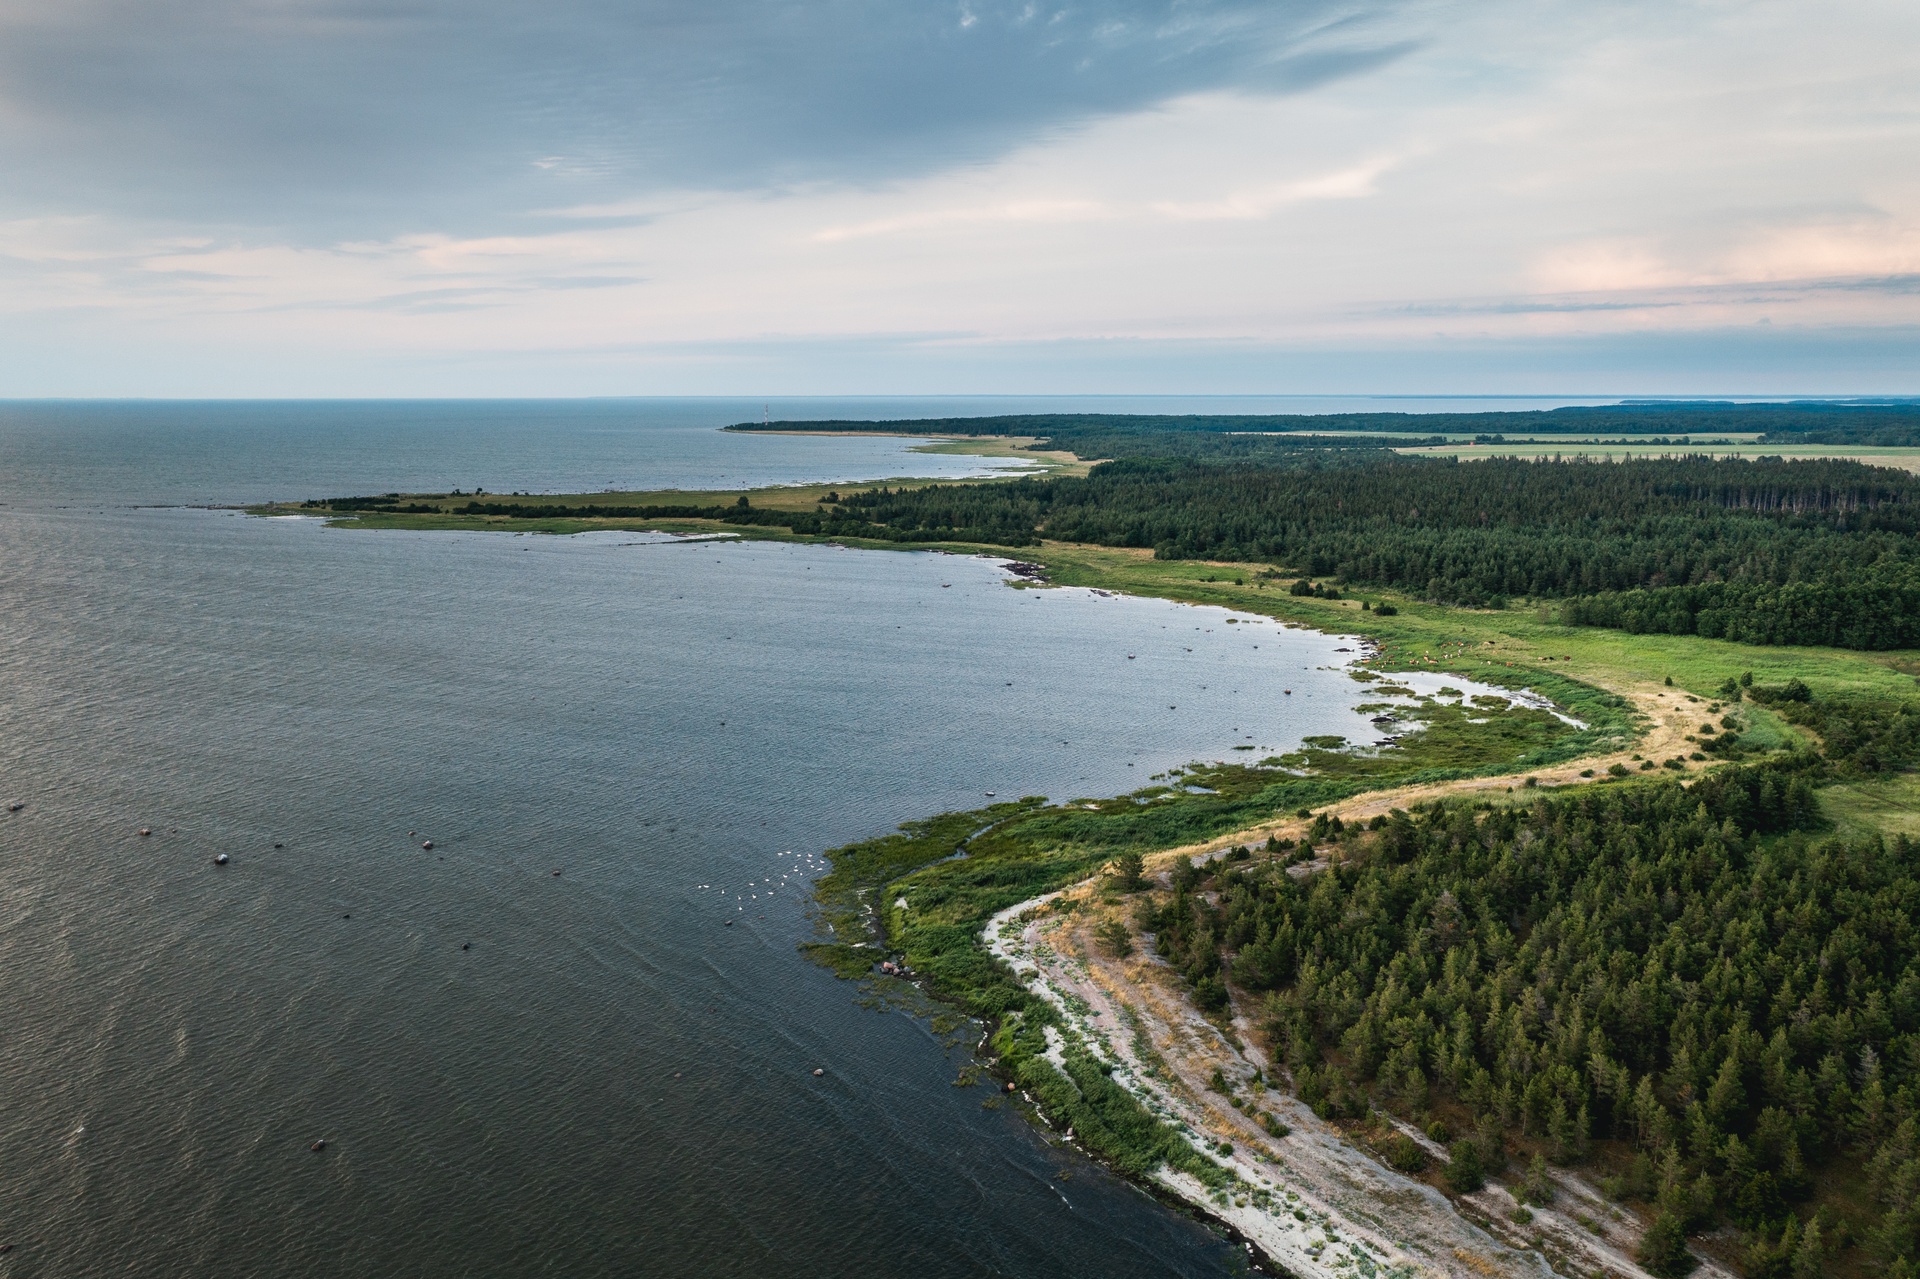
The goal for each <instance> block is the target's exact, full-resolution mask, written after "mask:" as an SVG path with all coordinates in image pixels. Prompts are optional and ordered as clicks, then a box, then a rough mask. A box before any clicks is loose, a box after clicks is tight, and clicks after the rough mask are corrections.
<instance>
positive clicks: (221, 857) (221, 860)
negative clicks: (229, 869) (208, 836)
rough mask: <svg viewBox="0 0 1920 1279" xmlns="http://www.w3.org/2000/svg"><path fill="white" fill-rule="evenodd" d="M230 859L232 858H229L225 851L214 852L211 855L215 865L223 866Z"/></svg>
mask: <svg viewBox="0 0 1920 1279" xmlns="http://www.w3.org/2000/svg"><path fill="white" fill-rule="evenodd" d="M231 860H232V859H231V858H229V857H228V856H227V855H226V854H225V853H215V854H214V857H213V864H214V865H215V866H225V865H226V864H227V863H228V862H229V861H231Z"/></svg>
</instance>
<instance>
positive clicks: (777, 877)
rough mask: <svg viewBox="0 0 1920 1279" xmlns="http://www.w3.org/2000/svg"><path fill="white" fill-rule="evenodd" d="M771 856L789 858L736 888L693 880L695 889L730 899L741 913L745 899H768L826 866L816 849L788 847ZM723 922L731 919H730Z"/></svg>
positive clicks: (824, 869) (743, 910)
mask: <svg viewBox="0 0 1920 1279" xmlns="http://www.w3.org/2000/svg"><path fill="white" fill-rule="evenodd" d="M774 856H775V857H776V858H787V859H790V860H786V861H776V863H775V866H776V869H775V870H773V871H770V872H769V873H768V874H767V876H766V877H765V878H764V879H750V880H748V881H747V882H746V883H745V884H743V885H741V886H740V887H738V888H729V887H727V886H726V885H724V884H695V885H694V886H693V887H694V890H695V891H696V892H709V893H714V894H716V895H717V896H718V897H719V898H720V900H721V901H723V902H726V901H731V902H733V903H734V912H735V913H736V914H740V913H744V912H745V911H746V909H747V903H748V902H757V901H759V900H760V899H761V898H762V897H765V898H767V899H768V900H771V899H772V898H773V896H774V894H775V893H778V892H780V891H781V890H783V889H786V888H790V887H792V886H793V885H794V882H795V881H796V880H797V881H799V882H800V883H802V884H804V883H808V882H810V881H811V880H812V879H813V878H814V877H815V876H817V875H820V874H823V873H825V872H826V871H827V870H828V869H829V867H828V865H827V859H826V858H825V857H822V856H821V855H820V854H818V853H796V852H794V851H793V850H792V849H791V848H789V849H787V850H786V851H785V852H783V853H776V854H774ZM778 867H785V869H777V868H778ZM726 922H727V923H728V924H732V923H733V921H732V920H728V921H726Z"/></svg>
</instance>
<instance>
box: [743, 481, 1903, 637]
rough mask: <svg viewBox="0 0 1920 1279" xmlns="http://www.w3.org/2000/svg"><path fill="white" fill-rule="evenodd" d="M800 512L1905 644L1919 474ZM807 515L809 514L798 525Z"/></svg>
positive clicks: (1637, 627)
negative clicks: (1087, 544) (1137, 548)
mask: <svg viewBox="0 0 1920 1279" xmlns="http://www.w3.org/2000/svg"><path fill="white" fill-rule="evenodd" d="M779 522H783V523H787V524H789V526H790V527H793V528H795V529H796V531H814V530H816V529H817V530H818V531H822V532H846V533H864V534H865V535H868V536H883V537H888V538H892V539H895V540H902V541H933V540H971V541H984V542H990V543H994V544H998V545H1003V546H1024V545H1031V544H1033V543H1034V542H1036V541H1037V540H1039V539H1040V538H1041V537H1047V538H1053V539H1058V540H1061V541H1069V542H1089V543H1094V544H1098V545H1103V546H1126V547H1141V548H1151V549H1152V550H1153V551H1154V553H1155V554H1156V555H1157V556H1158V557H1160V558H1162V559H1203V560H1228V561H1242V562H1252V563H1258V564H1263V565H1265V566H1268V567H1270V568H1271V569H1273V570H1276V571H1280V572H1290V573H1296V574H1299V575H1301V576H1304V577H1310V578H1323V577H1331V578H1335V579H1338V580H1340V581H1341V582H1343V583H1352V584H1356V585H1361V586H1374V587H1384V588H1389V589H1393V590H1399V591H1404V592H1407V593H1410V594H1413V595H1416V596H1420V597H1424V598H1427V599H1432V600H1435V601H1439V602H1443V603H1452V604H1464V605H1468V606H1471V607H1492V608H1500V607H1504V606H1505V605H1506V604H1507V603H1508V601H1510V600H1512V599H1514V598H1516V597H1518V598H1524V599H1529V600H1535V601H1538V600H1555V601H1565V604H1564V611H1565V616H1566V618H1567V620H1568V621H1570V622H1573V623H1576V624H1582V625H1594V626H1614V627H1620V628H1623V629H1627V630H1632V631H1641V632H1653V631H1658V632H1672V633H1680V634H1701V635H1707V636H1711V637H1719V638H1726V639H1733V640H1739V641H1743V642H1747V643H1757V644H1787V643H1790V644H1822V645H1832V646H1838V647H1846V648H1867V649H1878V648H1907V647H1914V646H1920V547H1916V544H1915V541H1914V537H1913V534H1914V533H1915V531H1916V530H1917V529H1920V479H1916V478H1915V477H1914V476H1913V475H1910V474H1908V473H1907V472H1905V471H1897V470H1891V469H1887V468H1880V467H1871V466H1866V465H1863V464H1861V463H1858V462H1847V461H1828V460H1814V461H1782V460H1778V459H1772V460H1769V459H1757V460H1750V461H1749V460H1738V459H1710V458H1705V457H1674V458H1649V459H1636V460H1631V461H1626V462H1612V463H1609V462H1592V461H1584V460H1576V461H1524V460H1518V459H1491V460H1488V461H1483V462H1474V463H1452V462H1447V461H1431V460H1426V459H1408V458H1400V457H1397V456H1395V455H1392V454H1384V455H1383V454H1373V453H1367V454H1357V453H1356V454H1341V453H1316V454H1311V455H1303V456H1302V457H1301V458H1300V459H1299V460H1297V461H1295V462H1293V463H1291V464H1288V465H1277V466H1276V465H1255V464H1245V463H1240V464H1218V463H1207V462H1198V461H1193V460H1161V459H1135V460H1126V461H1119V462H1112V463H1108V464H1106V465H1103V466H1100V467H1096V468H1095V469H1094V471H1093V472H1092V473H1091V474H1089V475H1087V476H1086V477H1084V478H1055V479H1046V480H1026V481H1016V482H1013V483H1007V484H993V485H958V484H951V485H934V486H930V487H925V488H918V489H893V490H890V489H885V488H879V489H873V490H868V491H864V492H857V493H850V494H848V495H846V496H845V497H844V498H843V500H842V502H841V503H840V504H838V505H836V506H834V507H832V508H825V509H823V510H822V511H821V512H819V513H818V516H817V519H815V520H812V521H809V520H807V519H805V518H799V519H781V520H780V521H779ZM803 526H810V527H803Z"/></svg>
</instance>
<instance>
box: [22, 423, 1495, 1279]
mask: <svg viewBox="0 0 1920 1279" xmlns="http://www.w3.org/2000/svg"><path fill="white" fill-rule="evenodd" d="M1259 403H1260V405H1262V406H1265V411H1276V410H1274V409H1273V408H1272V407H1271V406H1272V404H1273V403H1275V402H1259ZM1278 403H1281V404H1285V403H1286V402H1284V401H1282V402H1278ZM1368 403H1371V404H1374V405H1376V406H1378V405H1379V403H1380V402H1368ZM1503 403H1511V402H1503ZM1168 404H1169V402H1168V401H1162V400H1153V401H1142V402H1139V403H1138V404H1137V405H1136V407H1139V408H1141V409H1145V410H1150V411H1156V412H1160V411H1180V410H1179V409H1170V408H1169V407H1168ZM1219 406H1220V402H1219V401H1201V402H1197V404H1196V405H1194V406H1190V407H1189V408H1188V410H1187V411H1218V410H1219ZM1387 406H1389V407H1391V406H1393V402H1387ZM1468 406H1469V405H1467V404H1460V405H1458V407H1468ZM1081 407H1102V408H1112V407H1116V402H1114V401H1102V402H1099V403H1098V404H1097V405H1096V404H1093V403H1091V402H1090V403H1088V404H1085V405H1083V404H1080V403H1078V402H1072V401H1060V400H1047V401H1039V402H1030V401H988V402H979V401H916V402H899V401H851V402H831V401H806V402H800V403H794V402H788V403H785V404H782V403H774V404H772V405H771V406H763V404H762V402H759V401H754V402H747V401H739V402H726V401H714V400H690V401H658V400H647V401H576V402H560V403H555V402H545V403H505V402H490V403H389V404H365V403H358V404H355V403H347V404H236V403H221V404H180V403H151V404H147V403H115V404H85V403H55V404H24V403H15V404H0V799H4V800H7V801H19V802H21V803H23V804H24V807H23V808H22V809H21V810H20V811H18V812H13V813H0V1243H5V1244H11V1245H12V1248H11V1250H10V1251H8V1252H6V1253H5V1254H4V1255H0V1276H65V1275H76V1276H77V1275H109V1274H124V1275H194V1276H262V1275H360V1276H384V1275H433V1276H440V1275H446V1276H496V1275H497V1276H521V1275H565V1276H596V1275H661V1276H668V1275H672V1276H740V1275H756V1276H757V1275H779V1276H846V1275H902V1276H905V1275H912V1276H928V1277H934V1276H975V1275H1009V1276H1082V1275H1084V1276H1101V1277H1113V1279H1120V1277H1125V1276H1136V1275H1137V1276H1149V1275H1152V1276H1165V1275H1190V1276H1213V1275H1226V1274H1234V1273H1240V1272H1241V1271H1243V1270H1244V1263H1243V1261H1242V1259H1241V1257H1242V1254H1241V1253H1240V1251H1239V1250H1238V1249H1237V1248H1236V1247H1235V1246H1234V1245H1233V1244H1231V1243H1230V1242H1228V1241H1226V1240H1224V1239H1222V1238H1220V1237H1219V1236H1217V1235H1216V1234H1214V1233H1213V1232H1212V1231H1210V1230H1209V1229H1208V1228H1206V1227H1205V1226H1204V1225H1202V1224H1200V1223H1198V1222H1196V1221H1194V1220H1191V1219H1190V1218H1188V1217H1186V1216H1184V1215H1182V1214H1180V1213H1178V1212H1176V1211H1173V1210H1171V1209H1167V1208H1164V1207H1162V1206H1160V1205H1158V1204H1157V1203H1155V1202H1154V1201H1153V1200H1151V1199H1149V1198H1148V1197H1146V1196H1145V1195H1144V1194H1142V1193H1141V1192H1140V1191H1138V1190H1136V1189H1134V1188H1132V1187H1130V1186H1128V1185H1126V1184H1124V1183H1122V1182H1120V1181H1119V1180H1117V1179H1115V1178H1113V1177H1111V1176H1108V1175H1106V1174H1105V1173H1103V1172H1102V1171H1101V1170H1099V1169H1098V1168H1096V1167H1093V1166H1091V1165H1089V1164H1088V1163H1087V1162H1086V1161H1085V1160H1084V1159H1082V1158H1081V1157H1079V1156H1078V1155H1076V1154H1075V1153H1073V1152H1072V1151H1071V1150H1070V1149H1064V1148H1060V1147H1058V1146H1057V1145H1055V1144H1053V1143H1051V1142H1049V1141H1048V1140H1047V1138H1046V1136H1045V1134H1043V1133H1041V1132H1039V1131H1038V1130H1037V1129H1035V1128H1034V1127H1033V1126H1031V1125H1030V1124H1028V1123H1027V1122H1026V1121H1025V1120H1023V1119H1022V1118H1021V1117H1020V1116H1019V1115H1018V1114H1017V1113H1016V1112H1015V1111H1014V1110H1013V1109H1011V1108H999V1109H987V1108H984V1107H983V1106H982V1102H983V1101H985V1100H987V1099H988V1098H989V1097H990V1096H991V1095H992V1093H991V1092H990V1090H989V1088H988V1087H987V1086H985V1085H982V1086H975V1087H961V1086H956V1084H955V1077H956V1075H957V1073H958V1071H959V1069H960V1067H961V1066H963V1065H964V1064H965V1062H966V1060H967V1059H968V1047H969V1046H970V1043H971V1040H972V1038H973V1037H976V1036H977V1033H978V1032H977V1029H975V1030H974V1031H972V1032H971V1034H965V1035H961V1036H959V1038H961V1039H964V1040H966V1041H967V1042H965V1043H960V1044H957V1045H956V1044H955V1043H954V1042H953V1037H942V1036H941V1035H939V1034H937V1033H936V1032H935V1030H934V1029H933V1027H932V1026H931V1025H930V1024H929V1022H928V1021H927V1020H925V1019H924V1018H917V1017H911V1016H906V1015H902V1014H900V1013H898V1012H888V1011H885V1010H879V1011H876V1010H875V1009H874V1008H872V1007H869V1006H863V1005H862V1004H861V1003H859V1002H856V1001H857V999H858V995H859V992H858V990H857V989H856V988H855V987H854V986H852V985H850V984H848V983H843V982H839V981H836V980H835V979H834V978H833V977H832V976H831V975H830V974H828V973H826V972H825V971H823V970H820V969H818V968H816V967H814V966H813V965H812V964H810V963H808V962H806V961H805V960H804V959H803V958H802V957H801V956H800V955H799V954H798V953H797V952H796V950H795V947H796V945H797V944H798V943H800V942H802V941H804V940H807V939H808V938H809V937H810V936H811V926H810V921H809V916H808V912H807V906H806V902H807V889H808V880H809V878H810V877H811V876H812V875H813V874H814V873H816V872H817V871H818V869H819V868H820V866H821V862H820V860H819V854H820V852H821V850H823V849H825V848H828V847H831V846H834V845H838V844H842V843H845V842H848V841H850V840H854V839H859V838H863V837H867V836H871V835H875V834H878V833H882V832H884V831H886V830H888V829H890V828H891V827H893V826H894V825H896V824H897V823H899V822H901V821H905V820H909V819H912V818H915V817H920V816H925V815H927V814H930V813H933V812H937V811H940V810H943V809H951V808H957V807H975V806H978V805H980V804H983V803H985V802H988V801H987V800H986V799H985V793H986V792H989V791H995V792H998V794H999V795H1000V796H1003V797H1004V796H1010V795H1020V794H1045V795H1050V796H1053V797H1055V798H1062V799H1063V798H1072V797H1075V796H1082V795H1107V794H1115V793H1119V792H1122V791H1125V790H1128V789H1131V788H1133V787H1135V786H1137V785H1142V784H1145V783H1146V780H1147V777H1148V775H1149V774H1151V773H1154V772H1157V771H1160V770H1161V769H1162V768H1165V767H1167V766H1169V765H1173V764H1179V763H1184V762H1186V761H1188V760H1191V759H1195V758H1202V757H1211V758H1218V757H1221V756H1223V755H1224V753H1225V752H1227V751H1228V750H1230V749H1231V747H1232V746H1234V745H1236V744H1242V743H1257V744H1258V745H1260V746H1263V747H1272V748H1275V749H1281V748H1286V747H1290V746H1291V745H1293V744H1294V743H1296V742H1297V741H1298V740H1299V739H1300V738H1301V737H1302V736H1304V735H1308V734H1313V733H1330V732H1331V733H1345V734H1348V735H1351V736H1358V735H1360V734H1362V733H1364V732H1365V731H1366V725H1365V721H1364V720H1363V719H1361V718H1360V717H1359V716H1358V715H1356V714H1355V713H1354V712H1353V711H1352V710H1351V709H1350V708H1351V706H1352V705H1353V704H1354V703H1355V702H1357V701H1358V700H1360V698H1361V697H1362V696H1363V690H1362V689H1361V686H1359V685H1357V684H1354V683H1352V682H1351V681H1349V680H1348V679H1346V677H1345V676H1344V675H1343V674H1341V673H1340V672H1339V671H1338V670H1337V669H1335V668H1336V667H1337V665H1338V664H1339V662H1340V661H1341V660H1342V658H1341V656H1340V655H1339V654H1337V653H1336V652H1335V651H1334V650H1335V649H1336V648H1339V647H1342V646H1343V645H1342V642H1341V641H1340V640H1338V639H1337V638H1334V637H1329V636H1320V635H1314V634H1311V633H1307V632H1303V631H1283V630H1281V629H1280V628H1277V627H1274V626H1271V625H1265V626H1226V625H1224V624H1223V623H1224V620H1225V617H1226V614H1224V613H1222V612H1220V611H1219V610H1206V609H1194V608H1185V607H1181V606H1177V605H1172V604H1167V603H1163V602H1157V601H1146V600H1129V599H1116V598H1110V597H1101V596H1098V595H1095V594H1093V593H1091V592H1085V591H1065V590H1058V591H1041V590H1014V589H1010V586H1009V579H1008V577H1007V575H1006V574H1005V572H1004V571H1003V570H1002V569H1001V568H999V567H998V566H997V565H996V564H995V563H993V562H991V561H988V560H985V559H969V558H957V557H948V556H938V555H929V554H910V553H891V552H868V551H848V550H842V549H836V548H831V547H803V546H788V545H776V544H768V543H757V544H756V543H731V544H729V543H725V542H712V541H709V542H685V541H672V540H667V539H661V538H657V537H648V536H641V535H633V534H592V535H586V536H581V537H574V538H548V537H533V536H512V535H504V534H414V533H384V532H381V533H376V532H359V531H343V530H332V529H327V528H325V527H323V526H322V525H321V524H320V523H319V522H318V521H314V520H305V519H259V518H254V517H250V516H246V515H243V514H240V513H237V512H235V511H232V510H224V509H211V508H216V507H218V505H219V504H223V503H240V502H248V501H257V500H262V499H272V498H302V497H307V496H318V495H329V494H343V493H358V492H374V491H385V490H390V489H412V490H424V489H432V490H445V489H447V488H451V487H466V488H470V487H472V486H474V485H476V484H478V485H482V486H484V487H486V488H488V489H491V490H495V491H499V490H505V489H531V490H535V491H540V490H548V491H564V490H580V489H596V488H603V487H605V488H623V489H627V488H662V487H736V486H737V487H749V486H753V485H759V484H767V483H783V482H800V481H812V480H834V481H840V480H845V481H857V480H862V479H873V478H882V477H893V476H904V475H949V476H960V475H969V474H979V473H982V470H983V466H982V464H981V463H980V462H979V461H978V460H976V459H968V458H959V457H946V456H927V455H919V454H913V453H911V452H910V451H909V443H908V442H905V441H901V440H897V439H858V438H828V437H758V436H740V435H725V434H721V433H719V432H718V431H717V430H716V429H715V428H717V427H718V426H720V425H723V424H725V423H727V422H732V421H740V420H743V419H747V418H754V417H758V416H760V414H761V413H762V412H763V411H771V412H773V413H774V415H775V416H781V415H786V416H802V415H806V416H817V417H829V416H863V417H869V416H872V417H877V416H906V415H916V416H918V415H926V416H931V415H936V414H947V413H956V412H983V411H985V412H1016V411H1044V410H1045V409H1047V408H1081ZM1441 407H1454V406H1453V405H1442V406H1441ZM1528 407H1531V405H1528ZM1240 411H1262V408H1261V407H1252V408H1245V409H1242V410H1240ZM1277 411H1286V410H1285V409H1284V408H1282V409H1279V410H1277ZM1129 654H1131V655H1133V660H1129ZM1283 688H1292V689H1293V690H1294V695H1293V696H1291V697H1287V696H1284V695H1283V694H1282V692H1281V690H1282V689H1283ZM142 826H146V827H150V828H151V829H152V831H153V834H152V835H151V837H147V838H142V837H140V836H138V835H137V834H136V831H137V830H138V828H140V827H142ZM426 840H431V841H433V844H434V847H433V849H432V850H430V851H429V850H425V849H423V848H422V847H421V844H422V843H423V842H424V841H426ZM223 853H224V854H226V855H227V856H228V857H229V858H230V861H229V863H228V864H226V865H224V866H216V865H215V864H214V861H213V859H214V857H215V856H216V855H219V854H223ZM729 918H731V919H733V920H734V921H735V923H734V924H733V926H731V927H728V926H725V925H724V923H723V921H725V920H726V919H729ZM815 1068H820V1069H822V1070H824V1072H825V1073H824V1075H822V1076H820V1077H815V1076H814V1074H813V1073H812V1072H813V1071H814V1069H815ZM320 1140H324V1141H325V1143H326V1146H325V1149H324V1150H323V1151H319V1152H315V1151H314V1150H312V1149H310V1147H311V1146H312V1144H313V1143H315V1142H316V1141H320Z"/></svg>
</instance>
